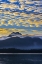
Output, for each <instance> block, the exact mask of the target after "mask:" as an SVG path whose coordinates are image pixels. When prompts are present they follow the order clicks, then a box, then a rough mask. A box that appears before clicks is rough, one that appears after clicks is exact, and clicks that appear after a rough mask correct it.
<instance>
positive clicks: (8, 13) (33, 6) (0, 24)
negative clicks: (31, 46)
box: [0, 0, 42, 36]
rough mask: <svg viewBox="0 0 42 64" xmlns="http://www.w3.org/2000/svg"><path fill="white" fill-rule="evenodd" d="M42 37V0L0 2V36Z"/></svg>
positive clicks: (8, 0)
mask: <svg viewBox="0 0 42 64" xmlns="http://www.w3.org/2000/svg"><path fill="white" fill-rule="evenodd" d="M11 32H20V33H22V34H31V35H36V34H38V35H42V0H0V36H3V35H9V34H10V33H11Z"/></svg>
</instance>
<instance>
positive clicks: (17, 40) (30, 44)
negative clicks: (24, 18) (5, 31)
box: [0, 32, 42, 49]
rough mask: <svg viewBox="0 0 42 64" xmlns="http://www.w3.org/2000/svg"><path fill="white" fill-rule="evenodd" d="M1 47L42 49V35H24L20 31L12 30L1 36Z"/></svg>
mask: <svg viewBox="0 0 42 64" xmlns="http://www.w3.org/2000/svg"><path fill="white" fill-rule="evenodd" d="M0 48H17V49H42V36H29V35H25V36H23V35H22V34H21V33H19V32H12V33H11V34H10V35H8V36H3V37H1V38H0Z"/></svg>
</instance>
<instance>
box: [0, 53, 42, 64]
mask: <svg viewBox="0 0 42 64" xmlns="http://www.w3.org/2000/svg"><path fill="white" fill-rule="evenodd" d="M0 64H42V54H10V55H9V54H4V55H3V54H0Z"/></svg>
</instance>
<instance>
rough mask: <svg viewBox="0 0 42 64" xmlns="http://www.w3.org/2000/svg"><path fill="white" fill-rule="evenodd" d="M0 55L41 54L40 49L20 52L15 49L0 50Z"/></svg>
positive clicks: (41, 50)
mask: <svg viewBox="0 0 42 64" xmlns="http://www.w3.org/2000/svg"><path fill="white" fill-rule="evenodd" d="M0 53H42V49H31V50H21V49H15V48H8V49H0Z"/></svg>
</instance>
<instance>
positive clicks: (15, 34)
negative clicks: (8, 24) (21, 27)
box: [9, 32, 22, 37]
mask: <svg viewBox="0 0 42 64" xmlns="http://www.w3.org/2000/svg"><path fill="white" fill-rule="evenodd" d="M17 35H22V34H21V33H19V32H12V33H11V34H10V35H9V37H11V36H17Z"/></svg>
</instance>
